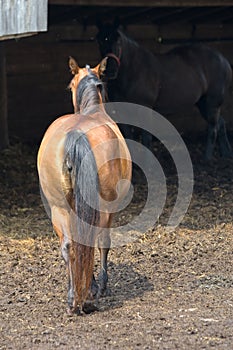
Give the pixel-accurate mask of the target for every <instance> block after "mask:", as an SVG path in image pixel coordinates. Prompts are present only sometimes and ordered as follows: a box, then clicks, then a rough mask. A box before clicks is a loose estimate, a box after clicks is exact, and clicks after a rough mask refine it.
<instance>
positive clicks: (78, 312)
mask: <svg viewBox="0 0 233 350" xmlns="http://www.w3.org/2000/svg"><path fill="white" fill-rule="evenodd" d="M66 312H67V315H68V316H70V317H71V316H74V315H77V316H81V315H83V311H82V310H81V309H80V307H76V308H74V307H68V308H67V309H66Z"/></svg>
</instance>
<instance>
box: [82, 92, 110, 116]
mask: <svg viewBox="0 0 233 350" xmlns="http://www.w3.org/2000/svg"><path fill="white" fill-rule="evenodd" d="M79 109H80V113H81V114H92V113H95V112H98V111H103V110H105V109H104V105H103V100H102V96H101V94H100V92H98V91H96V93H95V94H93V93H92V94H90V96H85V95H84V96H83V98H82V100H81V103H80V107H79Z"/></svg>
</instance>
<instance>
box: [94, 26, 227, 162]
mask: <svg viewBox="0 0 233 350" xmlns="http://www.w3.org/2000/svg"><path fill="white" fill-rule="evenodd" d="M98 28H99V32H98V34H97V41H98V43H99V48H100V52H101V55H102V57H108V63H107V67H106V71H105V76H104V79H106V81H107V84H108V95H109V99H110V101H121V102H122V101H126V102H132V103H137V104H141V105H144V106H147V107H150V108H152V109H154V110H156V111H157V112H159V113H161V114H162V115H165V116H168V115H169V114H172V113H174V112H178V111H179V110H181V109H182V108H186V107H191V106H194V105H196V106H197V107H198V108H199V110H200V113H201V115H202V116H203V118H204V119H205V120H206V121H207V123H208V135H207V145H206V152H205V157H206V159H211V157H212V155H213V151H214V147H215V143H216V140H217V139H218V142H219V146H220V152H221V155H222V156H224V157H230V156H232V150H231V146H230V144H229V141H228V139H227V135H226V128H225V122H224V120H223V118H222V116H221V106H222V104H223V102H224V97H225V94H226V92H227V90H228V87H229V85H230V82H231V80H232V70H231V66H230V64H229V62H228V61H227V60H226V58H225V57H223V55H222V54H221V53H219V52H217V51H216V50H213V49H211V48H209V47H207V46H204V45H202V44H193V45H191V44H190V45H185V46H181V47H177V48H174V49H173V50H171V51H169V52H168V53H166V54H157V55H154V54H152V53H151V52H150V51H148V50H146V49H144V48H143V47H141V46H139V45H138V44H137V43H136V42H135V41H134V40H132V39H130V38H129V37H127V36H126V35H125V34H124V33H122V31H120V30H119V29H118V24H116V25H115V24H105V25H101V24H98ZM190 122H192V121H190ZM126 136H128V135H126ZM143 136H144V138H145V140H144V142H143V143H144V144H145V145H147V146H148V139H147V137H148V136H146V135H144V132H143V131H142V139H143ZM142 141H143V140H142Z"/></svg>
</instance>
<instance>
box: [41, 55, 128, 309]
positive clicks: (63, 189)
mask: <svg viewBox="0 0 233 350" xmlns="http://www.w3.org/2000/svg"><path fill="white" fill-rule="evenodd" d="M104 63H105V61H103V62H101V64H99V65H98V66H97V67H95V68H93V69H90V67H88V66H87V67H86V68H79V67H78V64H77V63H76V62H75V60H74V59H72V58H70V61H69V65H70V69H71V71H72V73H73V74H74V77H73V79H72V81H71V83H70V88H71V92H72V97H73V104H74V109H75V114H70V115H64V116H62V117H60V118H58V119H56V120H55V121H54V122H53V123H52V124H51V125H50V127H49V128H48V130H47V131H46V133H45V135H44V138H43V140H42V143H41V146H40V149H39V152H38V173H39V180H40V186H41V192H42V196H43V199H44V203H45V204H46V205H47V209H48V212H49V214H50V216H51V221H52V224H53V228H54V230H55V231H56V233H57V235H58V236H59V238H60V243H61V250H62V255H63V257H64V259H65V262H66V265H67V270H68V279H69V290H68V305H69V309H68V311H69V312H71V313H74V312H81V311H82V309H83V306H84V311H85V301H86V300H87V298H89V297H93V296H97V297H98V296H100V295H102V294H103V293H104V292H105V290H106V285H107V279H108V276H107V255H108V251H109V248H110V244H111V242H110V235H109V231H110V227H111V222H112V216H113V213H114V212H115V211H116V210H117V207H118V205H119V204H120V203H121V200H122V199H123V198H124V197H125V195H126V194H127V192H128V188H129V181H130V179H131V158H130V154H129V151H128V148H127V146H126V143H125V141H124V138H123V137H122V135H121V133H120V131H119V129H118V127H117V125H116V124H115V123H114V122H113V120H112V119H111V118H110V117H109V116H108V115H107V114H106V112H105V109H104V104H103V102H104V99H105V90H104V84H103V82H102V81H100V80H99V74H100V72H101V69H102V66H103V65H104ZM122 180H126V181H122ZM116 186H117V187H116ZM96 245H98V247H99V249H100V258H101V270H100V275H99V286H98V285H97V283H96V281H95V278H94V275H93V266H94V249H95V246H96Z"/></svg>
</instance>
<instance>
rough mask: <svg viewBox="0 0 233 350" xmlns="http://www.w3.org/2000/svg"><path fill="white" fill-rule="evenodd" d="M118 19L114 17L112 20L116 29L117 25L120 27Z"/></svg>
mask: <svg viewBox="0 0 233 350" xmlns="http://www.w3.org/2000/svg"><path fill="white" fill-rule="evenodd" d="M120 24H121V23H120V19H119V17H115V19H114V22H113V27H114V28H115V29H118V28H119V27H120Z"/></svg>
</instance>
